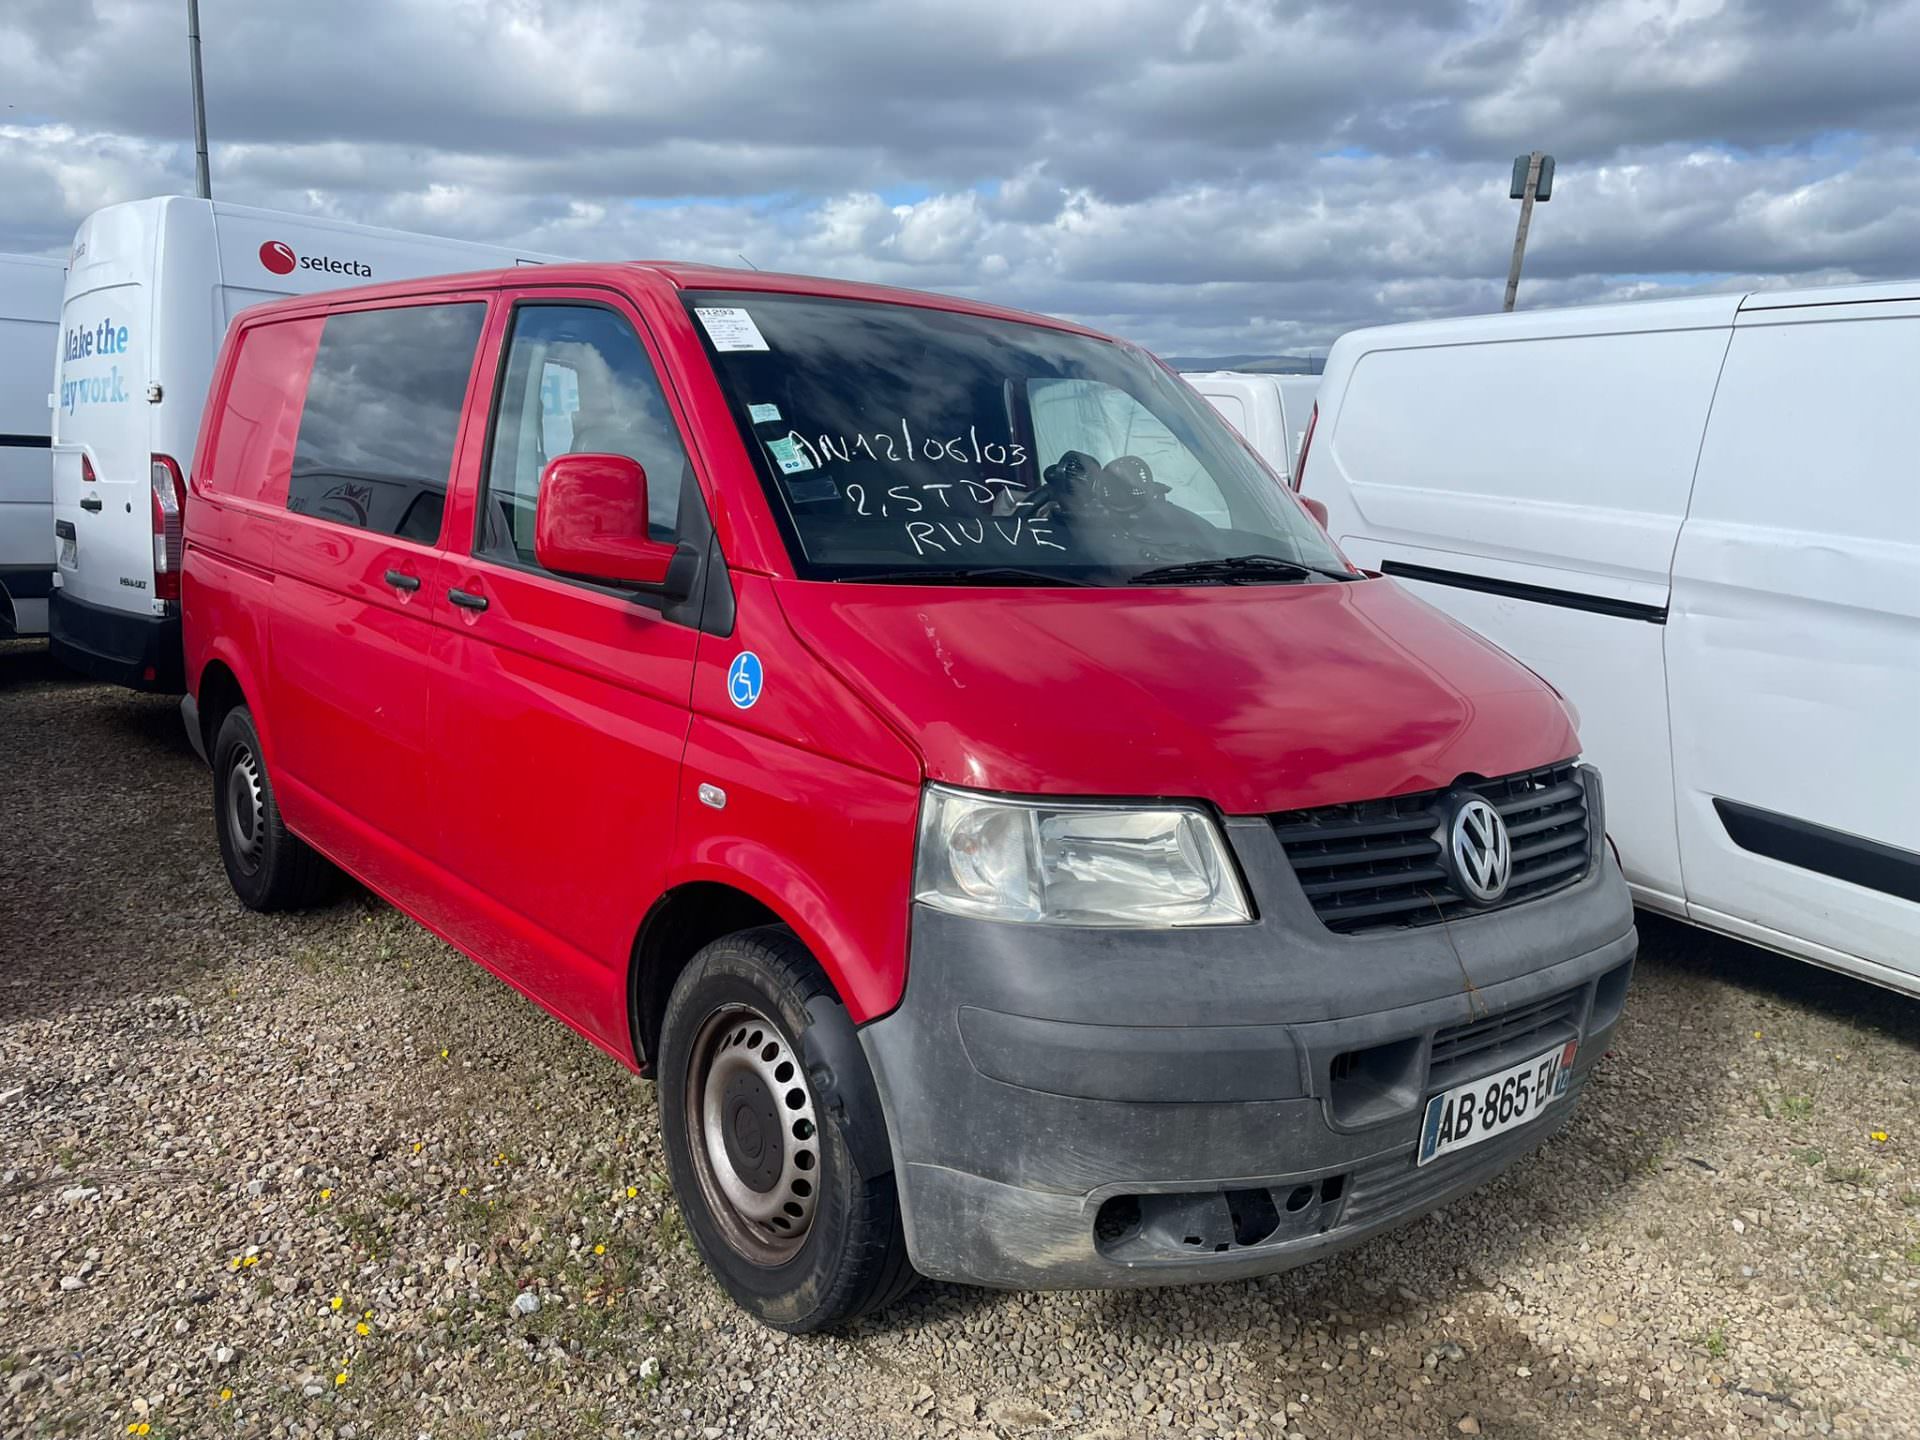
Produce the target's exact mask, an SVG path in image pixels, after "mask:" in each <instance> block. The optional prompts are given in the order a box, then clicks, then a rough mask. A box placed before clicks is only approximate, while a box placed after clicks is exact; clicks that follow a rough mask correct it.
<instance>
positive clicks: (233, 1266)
mask: <svg viewBox="0 0 1920 1440" xmlns="http://www.w3.org/2000/svg"><path fill="white" fill-rule="evenodd" d="M239 1268H240V1257H239V1256H238V1255H236V1256H234V1257H233V1259H231V1260H229V1261H227V1269H229V1270H238V1269H239Z"/></svg>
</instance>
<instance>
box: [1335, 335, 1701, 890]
mask: <svg viewBox="0 0 1920 1440" xmlns="http://www.w3.org/2000/svg"><path fill="white" fill-rule="evenodd" d="M1620 308H1623V309H1635V308H1638V307H1620ZM1732 312H1733V302H1731V301H1728V302H1726V303H1725V304H1724V305H1717V306H1713V307H1701V306H1698V305H1690V306H1685V307H1679V308H1667V307H1663V309H1662V311H1661V313H1659V314H1658V315H1657V317H1650V318H1658V319H1660V320H1664V321H1665V322H1666V328H1660V329H1654V330H1646V331H1640V330H1631V329H1622V328H1620V326H1621V324H1622V322H1621V321H1620V319H1618V318H1617V317H1616V318H1615V319H1614V320H1613V324H1612V328H1611V329H1609V330H1604V331H1601V332H1600V333H1595V332H1594V328H1593V321H1592V319H1591V318H1590V317H1587V316H1581V315H1578V314H1575V315H1571V316H1566V315H1563V316H1556V317H1552V318H1551V319H1537V318H1535V317H1526V318H1525V320H1524V321H1522V322H1521V323H1520V324H1519V325H1513V324H1510V323H1509V322H1512V321H1514V320H1515V318H1516V317H1511V316H1490V317H1486V318H1485V319H1484V320H1481V321H1478V322H1469V321H1453V322H1445V328H1444V329H1442V330H1441V336H1442V338H1445V339H1447V340H1448V341H1449V342H1450V343H1446V344H1440V345H1421V346H1418V347H1416V348H1411V349H1372V350H1368V349H1366V348H1364V347H1365V342H1366V340H1367V333H1366V332H1359V333H1357V334H1356V335H1352V336H1348V337H1346V338H1344V339H1342V340H1341V341H1339V342H1338V343H1337V344H1336V345H1335V347H1334V353H1333V356H1332V357H1330V359H1329V361H1328V366H1327V371H1328V376H1327V380H1326V382H1325V384H1324V386H1323V388H1322V390H1321V405H1322V413H1321V416H1320V424H1319V428H1318V430H1317V431H1316V432H1315V438H1314V442H1313V453H1312V455H1311V457H1310V458H1309V462H1308V464H1309V473H1308V474H1307V475H1306V477H1305V484H1304V486H1303V488H1304V489H1305V491H1306V493H1307V494H1309V495H1312V496H1315V497H1316V498H1319V499H1321V500H1324V501H1325V502H1326V505H1327V509H1328V520H1329V525H1330V528H1331V529H1332V532H1333V535H1334V537H1335V538H1336V539H1337V540H1338V541H1339V542H1340V546H1341V548H1342V549H1343V550H1345V551H1346V553H1347V554H1348V555H1349V556H1350V557H1351V558H1352V559H1353V560H1354V561H1355V562H1356V563H1358V564H1360V565H1362V566H1364V567H1365V568H1367V569H1370V570H1379V569H1384V570H1386V571H1387V572H1388V573H1390V574H1392V573H1394V572H1396V571H1398V572H1400V573H1399V575H1398V577H1397V578H1399V579H1400V580H1401V581H1402V583H1404V584H1406V585H1408V587H1409V588H1411V589H1412V590H1414V591H1415V592H1416V593H1417V594H1418V595H1419V596H1420V597H1421V598H1422V599H1424V600H1427V601H1429V602H1430V603H1432V604H1434V605H1437V606H1438V607H1440V608H1441V609H1442V610H1445V611H1446V612H1447V613H1448V614H1450V615H1452V616H1453V617H1454V618H1456V619H1458V620H1460V621H1462V622H1463V623H1465V624H1467V625H1469V626H1471V627H1472V628H1473V629H1475V630H1477V631H1479V632H1480V633H1481V634H1482V635H1485V636H1486V637H1487V638H1488V639H1490V640H1492V641H1493V642H1494V643H1495V644H1497V645H1499V646H1500V647H1501V648H1502V649H1504V650H1506V651H1508V652H1509V653H1510V654H1512V655H1514V656H1516V657H1517V658H1518V659H1520V660H1521V661H1522V662H1523V663H1525V664H1526V665H1528V666H1531V667H1532V668H1533V669H1534V670H1535V671H1537V672H1538V673H1539V674H1541V675H1544V676H1545V677H1546V678H1547V679H1548V680H1550V681H1551V682H1552V683H1553V684H1554V685H1555V686H1556V687H1558V689H1559V690H1560V691H1561V693H1562V694H1564V695H1566V696H1567V698H1568V699H1570V700H1572V701H1573V703H1574V705H1575V706H1576V707H1577V708H1578V709H1579V711H1580V738H1581V743H1582V746H1583V747H1584V751H1585V754H1586V757H1587V758H1588V759H1589V760H1591V761H1592V762H1593V763H1594V764H1596V765H1598V766H1599V767H1600V771H1601V774H1602V775H1603V776H1604V777H1605V779H1606V785H1607V823H1608V827H1609V829H1610V831H1611V833H1612V835H1613V840H1614V843H1615V845H1616V846H1617V847H1618V849H1619V852H1620V864H1621V869H1622V870H1623V871H1624V872H1625V874H1626V877H1627V880H1628V883H1629V884H1631V885H1632V886H1633V887H1634V891H1635V894H1636V896H1637V898H1638V899H1640V900H1641V902H1642V903H1646V904H1652V905H1655V906H1657V907H1660V908H1664V909H1669V910H1677V909H1678V908H1679V907H1680V905H1681V904H1682V899H1681V896H1682V893H1683V891H1682V878H1681V870H1680V850H1679V843H1678V841H1677V839H1676V837H1675V834H1674V814H1673V776H1672V752H1671V747H1670V738H1669V735H1668V729H1667V709H1666V658H1665V638H1664V637H1665V632H1664V630H1663V628H1662V625H1661V624H1660V621H1661V620H1662V619H1663V618H1664V614H1665V609H1666V605H1667V594H1668V588H1667V587H1668V571H1669V568H1670V565H1671V562H1672V556H1673V547H1674V544H1675V541H1676V539H1677V537H1678V535H1679V530H1680V522H1681V520H1682V518H1683V517H1684V515H1685V514H1686V507H1687V496H1688V493H1689V490H1690V488H1691V486H1692V483H1693V470H1694V463H1695V461H1696V459H1697V457H1698V455H1699V449H1700V439H1701V435H1702V433H1703V431H1704V429H1705V425H1706V415H1707V407H1708V403H1709V401H1710V400H1711V398H1712V395H1713V387H1714V384H1715V381H1716V380H1717V378H1718V375H1719V370H1720V362H1721V360H1722V358H1723V357H1724V355H1725V353H1726V348H1727V341H1728V338H1729V329H1728V323H1729V322H1730V320H1731V318H1732ZM1583 322H1584V323H1583ZM1528 327H1532V329H1531V330H1529V328H1528ZM1436 328H1437V327H1436ZM1542 330H1544V331H1545V333H1541V331H1542ZM1380 333H1383V334H1385V335H1389V336H1393V335H1404V336H1407V337H1408V338H1425V337H1426V335H1428V334H1430V333H1432V331H1431V330H1430V329H1429V327H1424V326H1416V327H1405V328H1403V329H1400V330H1396V331H1387V332H1380ZM1474 335H1478V336H1481V337H1485V338H1483V339H1482V341H1481V343H1466V342H1467V341H1468V340H1469V339H1470V338H1471V337H1472V336H1474ZM1508 335H1517V336H1518V337H1519V338H1513V339H1508V338H1505V337H1506V336H1508ZM1356 351H1357V352H1358V353H1356ZM1343 352H1344V353H1343ZM1330 407H1332V409H1333V413H1328V411H1329V408H1330ZM1409 571H1411V572H1412V573H1409ZM1414 574H1421V575H1426V576H1430V577H1432V576H1439V577H1443V579H1444V583H1443V582H1442V581H1435V580H1432V579H1425V580H1423V579H1417V578H1413V576H1414ZM1485 582H1492V588H1491V589H1473V588H1467V587H1468V586H1469V585H1470V584H1473V583H1485ZM1502 586H1505V587H1508V589H1507V591H1506V593H1497V592H1498V590H1499V587H1502ZM1515 586H1518V587H1536V588H1535V590H1534V591H1532V592H1529V591H1527V590H1521V591H1520V592H1518V595H1517V594H1516V593H1515V592H1514V591H1513V590H1512V588H1511V587H1515ZM1540 592H1547V593H1544V594H1542V593H1540ZM1551 592H1561V593H1560V596H1559V597H1554V596H1553V595H1552V593H1551ZM1529 593H1531V594H1533V595H1534V596H1535V598H1518V596H1519V595H1526V594H1529ZM1556 598H1557V599H1560V600H1565V601H1570V602H1571V603H1555V602H1556ZM1583 603H1584V604H1585V605H1586V606H1588V607H1590V608H1581V607H1582V604H1583ZM1609 609H1610V610H1611V611H1612V613H1606V612H1607V611H1609Z"/></svg>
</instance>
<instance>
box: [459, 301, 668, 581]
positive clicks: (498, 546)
mask: <svg viewBox="0 0 1920 1440" xmlns="http://www.w3.org/2000/svg"><path fill="white" fill-rule="evenodd" d="M493 423H494V433H493V448H492V456H491V459H490V460H489V462H488V465H487V481H486V488H485V490H484V492H483V493H482V495H481V500H480V517H481V518H480V543H479V544H478V545H477V546H476V547H475V552H476V553H477V554H482V555H492V556H494V557H496V558H499V559H502V560H510V561H516V562H518V563H519V564H522V565H528V566H533V565H536V564H537V562H536V561H535V559H534V556H533V528H534V517H535V515H536V513H537V510H538V506H539V503H540V479H541V476H542V475H543V474H544V472H545V471H546V468H547V462H548V461H550V460H552V459H553V458H554V457H555V456H556V455H569V454H586V453H593V454H611V455H626V456H629V457H631V458H632V459H635V460H638V461H639V462H640V465H641V467H642V468H643V469H644V470H645V471H646V472H647V511H648V514H647V529H648V531H649V533H650V534H651V535H652V537H653V538H654V539H655V540H666V541H672V540H675V539H678V538H679V536H678V531H679V526H678V523H677V521H678V517H679V511H680V492H681V487H682V486H683V485H685V484H687V483H688V478H687V477H688V474H689V467H688V462H687V452H686V448H685V447H684V446H683V445H682V444H681V442H680V432H679V429H678V428H677V427H676V426H675V424H674V421H673V412H672V411H671V410H669V409H668V408H667V399H666V396H665V394H664V393H662V391H661V389H660V381H659V379H658V378H657V377H656V376H655V375H654V372H653V364H652V362H651V361H649V360H648V359H647V352H646V350H645V349H644V348H643V347H642V346H641V344H640V337H639V336H638V335H636V334H635V333H634V331H633V327H632V326H631V325H629V324H628V323H627V321H626V320H625V319H624V318H623V317H621V316H619V315H617V314H615V313H614V312H613V311H611V310H603V309H601V308H599V307H598V306H591V305H522V306H521V307H520V308H519V309H518V310H517V311H515V313H514V320H513V338H512V340H511V341H510V342H509V344H508V348H507V366H506V378H505V382H504V383H503V384H502V385H501V387H500V403H499V407H498V409H496V410H495V412H494V421H493Z"/></svg>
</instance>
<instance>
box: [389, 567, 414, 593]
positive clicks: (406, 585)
mask: <svg viewBox="0 0 1920 1440" xmlns="http://www.w3.org/2000/svg"><path fill="white" fill-rule="evenodd" d="M387 584H389V585H391V586H392V587H393V588H394V589H396V590H405V591H407V592H408V593H409V594H411V593H412V592H413V591H415V590H418V589H419V588H420V577H419V576H418V575H409V574H407V572H406V571H404V570H389V571H387Z"/></svg>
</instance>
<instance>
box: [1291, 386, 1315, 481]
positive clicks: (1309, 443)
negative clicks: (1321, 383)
mask: <svg viewBox="0 0 1920 1440" xmlns="http://www.w3.org/2000/svg"><path fill="white" fill-rule="evenodd" d="M1319 423H1320V402H1319V401H1318V400H1316V401H1314V402H1313V410H1312V412H1311V413H1309V414H1308V416H1307V433H1306V434H1305V435H1303V436H1301V437H1300V458H1299V459H1298V460H1296V461H1294V462H1293V488H1294V489H1296V490H1298V489H1299V488H1300V482H1301V481H1302V480H1304V479H1306V477H1307V451H1309V450H1311V449H1312V448H1313V427H1314V426H1316V425H1318V424H1319Z"/></svg>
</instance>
